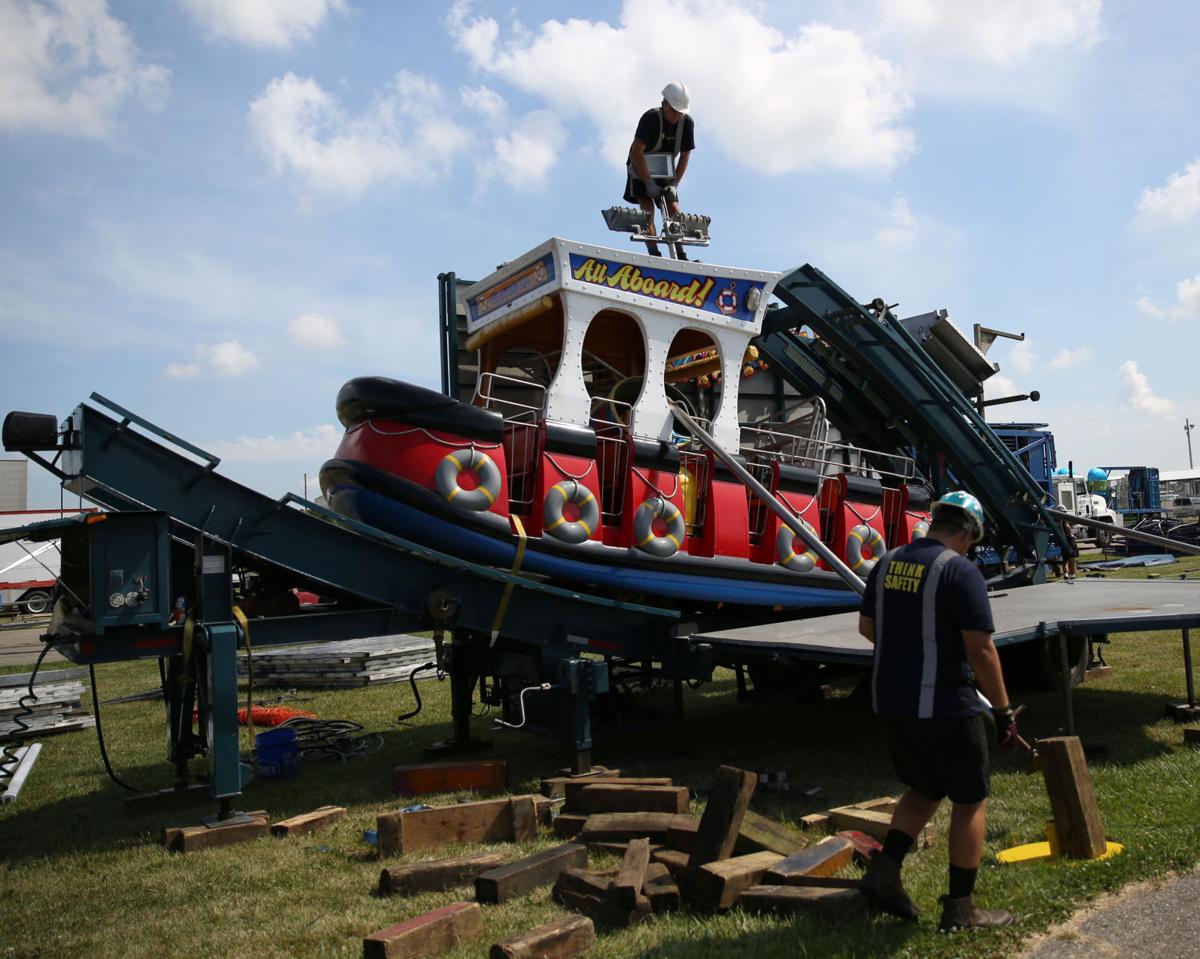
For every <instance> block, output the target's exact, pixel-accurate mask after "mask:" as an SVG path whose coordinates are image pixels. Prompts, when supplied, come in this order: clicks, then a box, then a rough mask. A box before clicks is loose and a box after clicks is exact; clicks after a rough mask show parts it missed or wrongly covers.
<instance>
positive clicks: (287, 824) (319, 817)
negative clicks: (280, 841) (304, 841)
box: [271, 806, 346, 836]
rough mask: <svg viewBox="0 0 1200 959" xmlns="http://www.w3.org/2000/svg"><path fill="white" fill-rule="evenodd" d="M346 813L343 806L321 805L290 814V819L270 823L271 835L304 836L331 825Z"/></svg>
mask: <svg viewBox="0 0 1200 959" xmlns="http://www.w3.org/2000/svg"><path fill="white" fill-rule="evenodd" d="M345 815H346V807H345V806H322V807H321V808H320V809H314V810H313V811H312V812H306V813H301V814H300V815H299V816H292V818H291V819H281V820H279V822H277V823H273V824H272V825H271V835H272V836H305V835H307V834H308V833H310V832H315V831H316V830H318V829H323V828H324V827H325V826H332V825H333V824H334V823H335V822H337V821H338V820H339V819H341V818H342V817H343V816H345Z"/></svg>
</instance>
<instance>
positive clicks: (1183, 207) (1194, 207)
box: [1137, 160, 1200, 226]
mask: <svg viewBox="0 0 1200 959" xmlns="http://www.w3.org/2000/svg"><path fill="white" fill-rule="evenodd" d="M1137 215H1138V219H1139V220H1140V222H1141V223H1142V224H1143V225H1145V226H1163V225H1165V224H1169V223H1187V222H1189V221H1190V220H1194V219H1196V218H1197V217H1198V216H1200V160H1193V161H1192V162H1191V163H1189V164H1188V165H1187V167H1186V168H1184V171H1183V172H1182V173H1172V174H1171V175H1170V176H1169V177H1167V182H1166V183H1165V184H1163V185H1162V186H1160V187H1146V189H1144V190H1143V191H1142V195H1141V197H1139V198H1138V204H1137Z"/></svg>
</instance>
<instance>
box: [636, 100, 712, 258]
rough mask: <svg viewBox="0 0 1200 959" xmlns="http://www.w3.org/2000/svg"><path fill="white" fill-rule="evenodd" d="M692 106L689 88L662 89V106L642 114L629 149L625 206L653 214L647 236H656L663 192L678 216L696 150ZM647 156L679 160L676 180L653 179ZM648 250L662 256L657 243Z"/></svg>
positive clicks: (680, 250)
mask: <svg viewBox="0 0 1200 959" xmlns="http://www.w3.org/2000/svg"><path fill="white" fill-rule="evenodd" d="M690 105H691V96H690V94H689V93H688V88H687V86H686V85H685V84H683V83H668V84H667V85H666V86H665V87H663V91H662V104H661V105H660V106H658V107H656V108H654V109H653V110H647V111H646V112H645V113H643V114H642V118H641V119H640V120H639V121H638V125H637V132H636V133H634V135H633V143H631V144H630V146H629V160H628V162H627V164H626V173H627V176H626V180H625V202H626V203H637V204H638V205H639V206H640V207H641V208H642V209H643V210H644V211H646V212H647V213H649V214H650V226H649V227H648V228H647V231H646V232H647V233H651V234H653V233H654V201H655V200H656V199H658V196H659V194H660V193H661V192H662V191H663V190H666V191H667V212H668V213H669V214H670V215H671V216H672V217H675V216H678V215H679V192H678V187H679V184H680V183H681V182H682V181H683V175H684V173H686V172H687V168H688V160H689V159H690V157H691V155H692V151H693V150H694V149H696V125H695V122H694V121H693V120H692V118H691V117H690V116H688V108H689V107H690ZM648 153H649V154H655V153H665V154H668V155H670V156H672V157H677V158H678V159H677V160H676V162H675V177H674V179H673V180H664V181H662V182H660V181H658V180H655V178H654V177H652V176H651V175H650V168H649V167H648V166H647V165H646V154H648ZM647 246H648V249H649V250H650V253H652V254H653V255H654V256H661V255H662V254H661V253H660V252H659V249H658V244H657V243H650V244H648V245H647ZM679 258H680V259H683V260H686V259H687V257H686V256H684V253H683V247H682V246H680V247H679Z"/></svg>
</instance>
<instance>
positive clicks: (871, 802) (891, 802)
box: [850, 796, 900, 813]
mask: <svg viewBox="0 0 1200 959" xmlns="http://www.w3.org/2000/svg"><path fill="white" fill-rule="evenodd" d="M850 805H851V806H853V807H854V808H855V809H871V810H874V811H875V812H886V813H894V812H895V811H896V807H897V806H898V805H900V800H899V799H897V798H896V797H895V796H880V797H879V798H878V799H864V800H863V801H862V802H856V803H850Z"/></svg>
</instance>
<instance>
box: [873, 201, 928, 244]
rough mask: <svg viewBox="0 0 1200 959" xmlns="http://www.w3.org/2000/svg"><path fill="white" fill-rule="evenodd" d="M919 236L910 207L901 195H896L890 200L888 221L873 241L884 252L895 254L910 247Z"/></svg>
mask: <svg viewBox="0 0 1200 959" xmlns="http://www.w3.org/2000/svg"><path fill="white" fill-rule="evenodd" d="M919 234H920V229H919V228H918V227H917V220H916V218H915V217H914V216H913V212H912V207H910V206H909V205H908V199H907V198H906V197H905V196H904V195H903V194H900V193H898V194H896V196H895V198H894V199H893V200H892V208H891V210H890V211H889V212H888V221H887V223H886V224H885V225H884V226H882V227H881V228H880V229H879V230H878V232H876V234H875V239H876V241H877V242H878V243H879V245H880V246H881V247H883V249H884V250H886V251H888V252H896V251H898V250H902V249H905V248H907V247H910V246H912V245H913V244H914V243H915V242H916V241H917V237H918V235H919Z"/></svg>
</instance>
